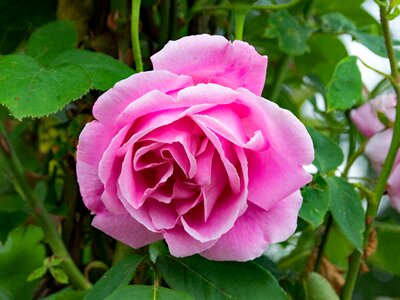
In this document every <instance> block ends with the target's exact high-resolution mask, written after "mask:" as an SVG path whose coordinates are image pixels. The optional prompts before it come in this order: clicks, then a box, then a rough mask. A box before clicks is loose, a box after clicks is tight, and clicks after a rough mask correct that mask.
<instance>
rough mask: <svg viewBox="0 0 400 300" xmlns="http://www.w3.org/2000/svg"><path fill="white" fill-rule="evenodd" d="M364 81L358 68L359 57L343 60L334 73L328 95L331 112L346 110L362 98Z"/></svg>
mask: <svg viewBox="0 0 400 300" xmlns="http://www.w3.org/2000/svg"><path fill="white" fill-rule="evenodd" d="M361 92H362V79H361V73H360V70H359V69H358V66H357V57H355V56H349V57H346V58H345V59H342V60H341V61H340V62H339V63H338V64H337V66H336V68H335V71H334V72H333V76H332V79H331V81H330V83H329V85H328V90H327V93H326V96H327V101H328V109H329V110H335V109H340V110H346V109H349V108H351V107H353V106H354V105H355V104H357V102H358V101H359V99H360V98H361Z"/></svg>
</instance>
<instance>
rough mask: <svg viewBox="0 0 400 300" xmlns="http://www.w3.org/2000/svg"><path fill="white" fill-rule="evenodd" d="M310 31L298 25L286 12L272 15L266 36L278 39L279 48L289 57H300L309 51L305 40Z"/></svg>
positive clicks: (282, 11)
mask: <svg viewBox="0 0 400 300" xmlns="http://www.w3.org/2000/svg"><path fill="white" fill-rule="evenodd" d="M311 33H312V29H311V28H308V27H306V26H305V25H302V24H300V22H299V21H298V20H297V19H296V18H295V17H293V16H292V15H290V14H289V13H288V12H287V11H286V10H279V11H277V12H275V13H273V14H272V15H271V16H270V19H269V26H268V27H267V31H266V35H267V36H268V37H272V38H274V37H275V38H278V42H279V48H280V49H281V50H282V51H283V52H285V53H287V54H290V55H301V54H303V53H305V52H307V51H309V47H308V45H307V40H308V38H309V37H310V35H311Z"/></svg>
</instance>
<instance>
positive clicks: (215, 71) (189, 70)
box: [151, 34, 267, 95]
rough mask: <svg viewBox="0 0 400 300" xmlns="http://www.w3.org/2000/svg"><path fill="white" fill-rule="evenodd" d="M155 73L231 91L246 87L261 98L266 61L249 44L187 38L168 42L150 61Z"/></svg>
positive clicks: (223, 39)
mask: <svg viewBox="0 0 400 300" xmlns="http://www.w3.org/2000/svg"><path fill="white" fill-rule="evenodd" d="M151 61H152V62H153V67H154V70H168V71H170V72H172V73H175V74H184V75H189V76H191V77H192V78H193V79H194V82H195V83H209V82H212V83H217V84H220V85H223V86H228V87H230V88H233V89H235V88H238V87H244V88H246V89H248V90H250V91H252V92H254V93H255V94H257V95H260V94H261V91H262V89H263V87H264V80H265V75H266V70H267V57H266V56H261V55H259V54H258V53H257V51H256V50H255V49H254V47H252V46H250V45H249V44H247V43H246V42H242V41H234V42H233V43H230V42H229V41H228V40H226V39H225V38H224V37H222V36H210V35H207V34H203V35H197V36H187V37H184V38H181V39H179V40H177V41H170V42H168V44H167V45H165V47H164V48H163V49H162V50H161V51H159V52H158V53H156V54H154V55H153V56H152V57H151Z"/></svg>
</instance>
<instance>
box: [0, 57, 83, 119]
mask: <svg viewBox="0 0 400 300" xmlns="http://www.w3.org/2000/svg"><path fill="white" fill-rule="evenodd" d="M89 88H90V82H89V78H88V76H87V74H86V72H85V71H84V70H83V69H82V68H81V67H79V66H76V65H64V64H63V65H57V66H52V67H48V68H47V67H43V66H42V65H40V64H39V63H38V62H37V61H35V60H34V59H33V58H31V57H29V56H26V55H19V54H14V55H7V56H0V103H1V104H4V105H5V106H7V107H8V109H9V110H10V111H11V113H12V114H13V115H14V116H15V117H16V118H18V119H21V118H24V117H41V116H45V115H48V114H50V113H53V112H56V111H58V110H60V109H61V108H63V107H64V106H65V105H66V104H68V103H69V102H71V101H72V100H75V99H78V98H80V97H81V96H82V95H84V94H85V93H86V92H87V91H88V90H89Z"/></svg>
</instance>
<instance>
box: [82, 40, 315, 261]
mask: <svg viewBox="0 0 400 300" xmlns="http://www.w3.org/2000/svg"><path fill="white" fill-rule="evenodd" d="M151 60H152V62H153V66H154V71H149V72H143V73H139V74H135V75H133V76H131V77H129V78H127V79H125V80H122V81H120V82H118V83H117V84H116V85H115V86H114V87H113V88H112V89H110V90H109V91H107V92H106V93H104V94H103V95H102V96H101V97H100V98H99V99H98V100H97V102H96V103H95V105H94V107H93V115H94V117H95V118H96V120H95V121H92V122H91V123H89V124H87V125H86V127H85V128H84V130H83V132H82V133H81V135H80V139H79V145H78V151H77V174H78V181H79V185H80V190H81V194H82V197H83V200H84V203H85V205H86V206H87V207H88V208H89V209H90V210H91V211H92V213H93V214H95V216H94V219H93V223H92V224H93V226H95V227H96V228H98V229H100V230H102V231H104V232H105V233H107V234H108V235H110V236H112V237H113V238H115V239H117V240H119V241H121V242H123V243H125V244H127V245H130V246H132V247H134V248H138V247H141V246H143V245H146V244H148V243H151V242H153V241H156V240H160V239H165V241H166V242H167V244H168V246H169V249H170V252H171V254H172V255H175V256H188V255H192V254H196V253H199V254H200V255H202V256H204V257H206V258H209V259H213V260H238V261H244V260H249V259H252V258H255V257H258V256H259V255H261V254H262V253H263V251H265V249H266V248H267V246H268V245H269V244H270V243H275V242H279V241H283V240H285V239H287V238H288V237H289V236H290V235H291V234H293V232H294V231H295V228H296V224H297V215H298V211H299V208H300V206H301V202H302V197H301V194H300V191H299V188H300V187H302V186H303V185H305V184H306V183H308V182H309V181H310V180H311V176H310V175H309V174H308V173H307V172H306V171H305V170H304V169H303V165H307V164H310V163H311V162H312V161H313V156H314V154H313V145H312V142H311V139H310V137H309V135H308V133H307V131H306V129H305V127H304V126H303V125H302V123H301V122H300V121H299V120H298V119H297V118H296V117H295V116H294V115H293V114H292V113H291V112H289V111H287V110H284V109H281V108H279V107H278V106H277V105H276V104H274V103H272V102H270V101H268V100H266V99H263V98H261V97H260V95H261V91H262V89H263V87H264V79H265V72H266V66H267V57H265V56H261V55H259V54H258V53H257V52H256V51H255V49H254V48H253V47H251V46H249V45H248V44H247V43H245V42H241V41H234V42H232V43H231V42H229V41H227V40H226V39H225V38H224V37H221V36H209V35H199V36H190V37H185V38H182V39H180V40H178V41H173V42H169V43H168V44H167V45H166V46H165V47H164V49H162V50H161V51H160V52H158V53H157V54H155V55H154V56H153V57H152V58H151Z"/></svg>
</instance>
